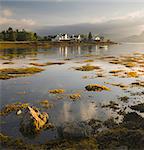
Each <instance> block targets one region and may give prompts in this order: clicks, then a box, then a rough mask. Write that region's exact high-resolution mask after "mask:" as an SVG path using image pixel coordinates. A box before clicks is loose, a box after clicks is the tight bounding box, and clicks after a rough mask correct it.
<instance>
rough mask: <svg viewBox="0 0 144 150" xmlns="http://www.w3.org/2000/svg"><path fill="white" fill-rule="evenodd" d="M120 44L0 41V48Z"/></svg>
mask: <svg viewBox="0 0 144 150" xmlns="http://www.w3.org/2000/svg"><path fill="white" fill-rule="evenodd" d="M113 44H118V43H116V42H111V41H110V42H93V41H92V42H69V41H62V42H52V41H14V42H13V41H0V49H1V50H2V49H7V48H38V47H44V48H49V47H51V46H72V45H75V46H80V45H113Z"/></svg>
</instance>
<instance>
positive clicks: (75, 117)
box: [0, 44, 144, 143]
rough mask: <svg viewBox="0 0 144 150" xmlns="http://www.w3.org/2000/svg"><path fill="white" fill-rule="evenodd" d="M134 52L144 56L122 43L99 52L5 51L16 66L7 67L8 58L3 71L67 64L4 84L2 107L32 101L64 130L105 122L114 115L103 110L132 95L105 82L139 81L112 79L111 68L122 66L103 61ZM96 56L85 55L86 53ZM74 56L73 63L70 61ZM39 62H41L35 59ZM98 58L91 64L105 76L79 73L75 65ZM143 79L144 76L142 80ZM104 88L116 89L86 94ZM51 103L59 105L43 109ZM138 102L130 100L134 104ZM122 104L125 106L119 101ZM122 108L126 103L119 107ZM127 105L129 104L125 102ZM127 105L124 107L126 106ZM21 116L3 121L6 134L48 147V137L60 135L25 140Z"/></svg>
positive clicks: (87, 49)
mask: <svg viewBox="0 0 144 150" xmlns="http://www.w3.org/2000/svg"><path fill="white" fill-rule="evenodd" d="M133 52H142V53H143V52H144V44H121V45H113V46H110V47H109V48H108V49H99V48H98V47H97V46H81V47H80V46H79V47H53V48H49V49H37V50H36V49H7V50H1V51H0V55H2V56H9V58H10V59H11V60H12V62H14V64H11V65H2V63H3V62H6V61H7V60H0V65H1V66H2V67H5V68H8V67H28V66H30V65H29V63H30V62H49V61H54V62H57V61H58V62H66V63H65V64H64V65H52V66H46V67H43V68H44V69H45V71H43V72H41V73H38V74H35V75H32V76H29V77H21V78H15V79H9V80H1V81H0V85H1V86H0V88H1V89H0V96H1V107H3V106H4V105H5V104H9V103H14V102H28V103H30V105H32V106H36V107H38V108H41V110H42V111H45V112H48V114H49V116H50V122H52V123H54V124H55V126H60V125H61V124H63V123H65V122H73V121H84V120H88V119H91V118H96V119H99V120H106V119H107V118H110V117H111V116H113V115H115V113H114V112H112V111H110V110H109V109H102V108H101V107H100V106H101V105H102V104H106V103H108V102H109V101H111V100H113V101H116V102H119V100H118V97H119V96H125V95H128V96H130V95H129V93H128V92H127V91H123V90H121V89H120V88H119V87H114V86H111V85H107V84H105V83H104V82H116V83H125V84H127V83H131V82H133V81H135V79H127V78H118V77H112V76H110V75H109V74H108V72H109V71H110V70H113V69H117V68H123V67H122V66H120V65H116V66H115V65H112V64H109V63H108V62H107V61H105V60H102V59H97V58H98V57H100V56H120V55H128V54H131V53H133ZM89 54H91V55H95V57H86V56H87V55H89ZM66 58H70V60H65V59H66ZM32 59H38V60H32ZM87 59H93V60H94V62H91V63H90V64H92V65H97V66H100V67H101V68H102V69H103V74H104V75H105V77H103V78H87V79H84V78H83V76H92V77H93V76H95V75H96V71H90V72H81V71H76V70H74V67H77V66H81V65H85V64H87V63H84V60H87ZM143 79H144V78H143ZM95 83H98V84H102V85H106V86H108V87H110V88H111V91H102V92H87V91H86V90H85V86H86V85H87V84H95ZM58 88H62V89H65V91H66V92H65V95H62V96H61V99H60V98H59V97H58V96H57V95H53V94H49V93H48V90H50V89H58ZM129 90H130V91H134V92H136V91H139V90H140V91H141V90H143V89H136V88H134V89H129ZM72 93H81V99H80V100H77V101H72V100H70V99H69V98H68V97H67V94H72ZM143 98H144V97H142V96H141V97H136V99H137V101H142V100H143ZM46 99H47V100H49V102H50V103H52V104H54V107H53V108H49V109H44V108H42V107H41V106H40V105H39V102H40V101H42V100H46ZM134 101H135V99H134V98H133V97H130V102H129V103H131V104H132V103H133V102H134ZM119 103H120V102H119ZM120 105H123V104H121V103H120ZM126 105H128V104H126ZM123 107H124V106H123ZM20 120H21V116H16V115H15V113H11V114H10V115H8V116H7V117H1V121H2V124H1V131H2V133H4V134H6V135H10V136H13V137H21V138H23V139H25V140H26V141H28V142H32V143H33V142H40V143H43V142H45V141H47V140H48V139H54V138H57V137H58V134H57V131H56V130H47V131H42V132H41V133H40V134H39V135H38V136H36V137H35V138H32V139H30V138H28V137H24V136H23V135H22V133H21V132H20V131H19V123H20Z"/></svg>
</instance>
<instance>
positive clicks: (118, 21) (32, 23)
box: [0, 0, 144, 33]
mask: <svg viewBox="0 0 144 150" xmlns="http://www.w3.org/2000/svg"><path fill="white" fill-rule="evenodd" d="M0 3H1V5H0V6H1V7H0V26H1V28H2V29H4V28H6V27H8V26H12V27H13V28H26V29H30V30H37V29H40V28H41V29H42V28H45V29H46V27H50V28H52V27H53V26H61V25H62V26H65V25H66V26H67V25H77V24H90V25H96V26H101V25H102V26H103V28H104V29H105V30H106V31H105V32H109V33H110V31H111V30H112V29H113V27H116V28H114V30H117V29H119V31H121V30H122V29H124V31H126V30H127V32H131V31H132V30H133V33H136V32H139V33H140V32H141V31H142V30H144V0H29V1H28V0H25V1H23V0H15V1H13V0H1V1H0ZM108 25H111V28H110V27H109V28H108V29H106V26H108ZM50 28H49V29H50ZM99 30H102V29H99ZM108 30H109V31H108Z"/></svg>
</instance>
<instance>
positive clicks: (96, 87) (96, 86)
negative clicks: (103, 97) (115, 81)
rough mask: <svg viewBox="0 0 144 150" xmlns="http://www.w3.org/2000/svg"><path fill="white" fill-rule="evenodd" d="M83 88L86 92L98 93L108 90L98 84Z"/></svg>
mask: <svg viewBox="0 0 144 150" xmlns="http://www.w3.org/2000/svg"><path fill="white" fill-rule="evenodd" d="M85 88H86V90H87V91H98V92H100V91H102V90H106V91H109V90H110V89H109V88H108V87H106V86H103V85H99V84H89V85H87V86H86V87H85Z"/></svg>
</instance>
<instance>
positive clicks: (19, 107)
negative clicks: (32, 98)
mask: <svg viewBox="0 0 144 150" xmlns="http://www.w3.org/2000/svg"><path fill="white" fill-rule="evenodd" d="M28 106H29V104H28V103H13V104H8V105H6V106H4V107H3V108H2V110H1V111H0V116H4V115H8V114H9V113H11V112H13V111H19V110H22V109H26V108H27V107H28Z"/></svg>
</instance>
